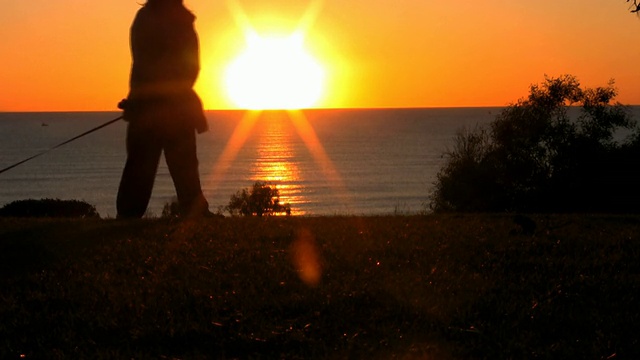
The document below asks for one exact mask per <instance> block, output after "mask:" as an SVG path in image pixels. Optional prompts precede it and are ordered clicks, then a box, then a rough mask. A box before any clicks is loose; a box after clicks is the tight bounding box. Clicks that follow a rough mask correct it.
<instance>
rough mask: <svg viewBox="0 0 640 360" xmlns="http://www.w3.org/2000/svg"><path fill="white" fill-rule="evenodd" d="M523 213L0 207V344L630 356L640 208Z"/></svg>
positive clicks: (37, 351)
mask: <svg viewBox="0 0 640 360" xmlns="http://www.w3.org/2000/svg"><path fill="white" fill-rule="evenodd" d="M533 219H534V220H535V221H536V223H537V228H536V232H535V234H534V235H533V236H532V235H525V234H522V233H520V232H519V230H520V229H519V228H518V226H517V225H515V224H514V222H513V221H512V218H511V217H510V216H490V215H467V216H416V217H319V218H270V219H256V218H233V219H229V218H228V219H207V220H203V221H198V222H180V221H176V220H142V221H130V222H129V221H116V220H48V219H45V220H27V219H0V289H1V292H0V358H2V359H6V358H21V357H26V358H34V359H36V358H93V359H97V358H118V359H125V358H127V359H129V358H169V359H171V358H179V359H192V358H194V359H199V358H203V359H204V358H241V359H245V358H287V359H296V358H299V359H307V358H331V359H334V358H335V359H344V358H354V359H359V358H369V359H371V358H373V359H389V358H399V359H423V358H425V359H471V358H487V359H525V358H542V359H544V358H556V359H558V358H571V359H607V358H609V359H637V358H640V342H639V337H638V335H637V334H638V324H640V309H639V305H640V217H638V216H534V217H533ZM296 254H298V256H297V255H296ZM304 264H307V266H305V265H304ZM315 265H317V266H315ZM314 270H319V271H320V272H319V274H320V277H319V282H318V283H317V284H314V282H313V280H314V275H315V273H314V272H313V271H314ZM302 279H306V280H307V281H308V282H305V281H303V280H302Z"/></svg>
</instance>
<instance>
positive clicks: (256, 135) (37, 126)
mask: <svg viewBox="0 0 640 360" xmlns="http://www.w3.org/2000/svg"><path fill="white" fill-rule="evenodd" d="M500 110H501V109H500V108H427V109H374V110H362V109H348V110H346V109H335V110H305V111H303V112H293V113H289V112H284V111H268V112H262V113H254V112H244V111H208V112H207V118H208V120H209V125H210V131H209V132H207V133H204V134H201V135H198V138H197V141H198V158H199V160H200V174H201V181H202V185H203V190H204V192H205V196H206V197H207V199H208V201H209V203H210V205H211V210H212V211H215V210H216V209H217V208H218V207H219V206H224V205H227V204H228V202H229V198H230V197H231V195H233V194H234V193H235V192H236V191H238V190H241V189H243V188H248V187H250V186H251V185H252V184H253V183H254V182H255V181H258V180H260V181H266V182H268V183H269V184H272V185H275V186H276V187H277V188H278V189H279V191H280V195H281V201H282V202H288V203H290V204H291V207H292V210H293V213H294V214H297V215H334V214H347V215H362V214H364V215H375V214H390V213H404V214H407V213H416V212H420V211H423V210H424V209H425V207H426V206H427V205H428V200H429V194H430V192H431V189H432V188H433V182H434V181H435V179H436V174H437V173H438V171H439V169H440V168H441V166H442V165H443V164H444V162H445V160H446V159H445V158H444V157H443V154H444V152H445V151H446V150H447V149H448V148H450V147H451V145H452V144H453V143H452V139H453V136H454V135H455V133H456V131H457V130H458V129H460V128H462V127H474V126H476V125H482V124H487V123H489V122H491V121H492V120H493V119H494V118H495V116H496V115H497V114H498V113H499V112H500ZM634 112H635V113H637V112H638V108H637V107H636V108H634ZM117 116H119V113H117V112H89V113H85V112H70V113H0V168H4V167H6V166H9V165H11V164H13V163H16V162H18V161H21V160H23V159H25V158H27V157H29V156H32V155H34V154H37V153H39V152H41V151H45V150H47V149H49V148H50V147H52V146H55V145H56V144H59V143H61V142H63V141H66V140H68V139H70V138H72V137H74V136H76V135H79V134H80V133H83V132H84V131H87V130H89V129H92V128H94V127H96V126H98V125H100V124H102V123H104V122H106V121H108V120H110V119H113V118H115V117H117ZM636 118H637V117H636ZM125 134H126V123H125V122H123V121H119V122H116V123H114V124H112V125H110V126H108V127H105V128H103V129H100V130H98V131H96V132H94V133H92V134H89V135H87V136H85V137H83V138H80V139H78V140H76V141H74V142H72V143H69V144H67V145H65V146H62V147H60V148H58V149H55V150H53V151H51V152H48V153H46V154H44V155H42V156H39V157H37V158H35V159H33V160H31V161H29V162H26V163H24V164H22V165H20V166H18V167H15V168H14V169H11V170H9V171H7V172H5V173H2V174H0V206H2V205H4V204H6V203H9V202H12V201H15V200H21V199H41V198H59V199H77V200H84V201H86V202H88V203H90V204H93V205H95V206H96V208H97V210H98V212H99V213H100V215H101V216H102V217H115V215H116V210H115V198H116V193H117V191H118V183H119V180H120V175H121V171H122V167H123V165H124V162H125V158H126V153H125V146H124V142H125ZM174 198H175V190H174V188H173V183H172V181H171V178H170V176H169V172H168V170H167V167H166V165H165V163H164V159H162V160H161V163H160V167H159V170H158V174H157V177H156V182H155V186H154V191H153V194H152V198H151V202H150V205H149V210H148V212H149V213H150V214H155V215H159V214H160V213H161V212H162V207H163V205H164V204H165V203H167V202H170V201H172V199H174Z"/></svg>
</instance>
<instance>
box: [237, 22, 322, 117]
mask: <svg viewBox="0 0 640 360" xmlns="http://www.w3.org/2000/svg"><path fill="white" fill-rule="evenodd" d="M246 41H247V47H246V49H245V50H244V52H243V53H241V54H240V55H239V56H238V57H237V58H236V59H235V60H234V61H233V62H232V63H231V64H230V65H229V67H228V68H227V69H226V73H225V86H226V91H227V94H228V96H229V97H230V99H231V100H232V101H233V102H234V103H235V105H236V106H238V107H241V108H245V109H252V110H268V109H302V108H308V107H311V106H313V105H315V104H316V103H317V102H318V100H319V99H320V97H321V96H322V93H323V91H324V80H325V71H324V69H323V68H322V66H321V65H320V64H319V63H318V61H317V60H316V59H315V58H314V57H313V56H311V55H310V54H309V52H308V51H307V50H306V49H305V47H304V36H303V35H302V34H301V33H294V34H292V35H289V36H261V35H259V34H256V33H254V32H251V33H249V34H248V35H247V36H246Z"/></svg>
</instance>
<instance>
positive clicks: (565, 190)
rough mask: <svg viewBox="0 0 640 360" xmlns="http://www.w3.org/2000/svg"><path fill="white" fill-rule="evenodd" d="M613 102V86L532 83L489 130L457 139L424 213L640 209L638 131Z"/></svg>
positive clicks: (565, 80)
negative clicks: (590, 87)
mask: <svg viewBox="0 0 640 360" xmlns="http://www.w3.org/2000/svg"><path fill="white" fill-rule="evenodd" d="M615 96H616V90H615V88H614V86H613V82H610V83H609V84H608V86H606V87H598V88H595V89H582V88H581V87H580V83H579V82H578V80H577V79H576V78H575V77H573V76H570V75H565V76H561V77H558V78H546V79H545V82H543V83H542V84H541V85H532V86H531V89H530V94H529V96H528V98H526V99H520V100H519V101H518V102H517V103H515V104H512V105H511V106H509V107H507V108H505V109H504V110H503V111H502V112H501V113H500V114H499V115H498V116H497V117H496V119H495V120H494V121H493V122H492V123H491V125H490V127H488V128H485V127H479V128H476V129H473V130H465V131H461V132H459V133H458V134H457V136H456V138H455V139H454V147H453V149H452V150H451V151H449V152H448V153H447V156H448V161H447V163H446V164H445V166H444V167H443V168H442V169H441V170H440V172H439V173H438V176H437V180H436V183H435V190H434V192H433V193H432V195H431V208H432V209H433V210H434V211H472V212H504V211H507V212H584V211H597V212H638V211H640V189H639V187H638V185H637V184H638V183H640V131H639V130H638V127H637V125H636V122H635V121H634V120H633V119H632V118H631V117H630V115H629V112H628V110H627V108H625V107H624V106H622V105H621V104H619V103H613V100H614V98H615ZM574 105H577V106H574ZM624 132H626V133H627V135H629V136H627V138H626V139H624V140H621V139H620V137H621V136H622V133H624Z"/></svg>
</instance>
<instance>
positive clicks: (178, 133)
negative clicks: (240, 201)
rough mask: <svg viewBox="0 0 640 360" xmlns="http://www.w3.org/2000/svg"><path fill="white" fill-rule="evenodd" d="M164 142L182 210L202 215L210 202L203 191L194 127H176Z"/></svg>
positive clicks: (190, 214)
mask: <svg viewBox="0 0 640 360" xmlns="http://www.w3.org/2000/svg"><path fill="white" fill-rule="evenodd" d="M174 130H175V133H173V134H171V136H168V139H167V140H166V141H165V144H164V156H165V159H166V161H167V167H168V168H169V173H170V174H171V178H172V179H173V184H174V186H175V188H176V193H177V195H178V202H179V204H180V210H181V212H182V213H183V214H184V215H186V216H200V215H203V214H205V213H207V212H208V209H209V204H208V203H207V200H206V199H205V197H204V194H203V193H202V187H201V184H200V175H199V171H198V157H197V154H196V135H195V130H193V129H192V128H188V127H187V128H184V129H174Z"/></svg>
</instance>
